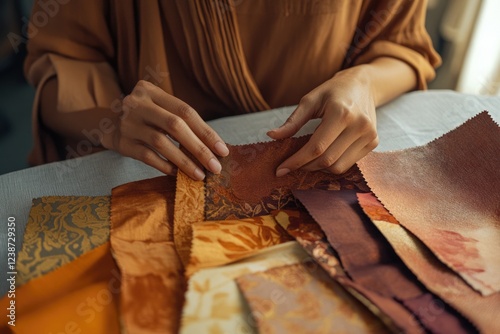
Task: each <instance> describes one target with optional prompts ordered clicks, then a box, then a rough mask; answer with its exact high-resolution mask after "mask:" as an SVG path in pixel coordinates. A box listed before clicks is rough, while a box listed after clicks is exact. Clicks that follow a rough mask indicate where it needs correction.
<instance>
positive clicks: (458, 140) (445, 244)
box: [359, 112, 500, 296]
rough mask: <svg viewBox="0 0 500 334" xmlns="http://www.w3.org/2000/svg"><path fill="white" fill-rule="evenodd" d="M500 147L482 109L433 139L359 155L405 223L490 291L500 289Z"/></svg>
mask: <svg viewBox="0 0 500 334" xmlns="http://www.w3.org/2000/svg"><path fill="white" fill-rule="evenodd" d="M499 147H500V127H499V126H498V125H497V124H495V122H494V121H493V120H492V119H491V117H490V116H489V115H488V114H487V113H486V112H483V113H481V114H479V115H477V116H476V117H474V118H472V119H470V120H469V121H467V122H466V123H464V124H463V125H461V126H460V127H458V128H457V129H455V130H453V131H451V132H449V133H447V134H445V135H444V136H442V137H440V138H438V139H436V140H434V141H432V142H431V143H429V144H427V145H424V146H421V147H416V148H410V149H407V150H403V151H397V152H384V153H375V152H373V153H370V154H369V155H367V156H366V157H365V158H363V159H362V160H361V161H360V162H359V167H360V169H361V170H362V172H363V174H364V176H365V178H366V180H367V181H368V184H369V186H370V188H371V189H372V190H373V192H374V193H375V194H376V195H377V197H378V198H379V199H380V200H381V202H382V203H383V204H384V205H385V207H386V208H387V209H388V210H389V211H390V212H391V213H392V214H393V215H394V217H395V218H396V219H397V220H398V221H399V222H400V223H401V225H403V226H404V227H406V228H407V229H409V230H410V231H411V232H412V233H413V234H415V235H416V236H417V237H418V238H419V239H420V240H421V241H423V243H424V244H425V245H426V246H427V247H429V249H430V250H431V251H432V252H433V253H434V254H435V255H436V256H437V257H438V258H439V259H440V260H441V261H443V262H444V263H445V264H446V265H448V266H449V267H450V268H452V269H453V270H454V271H455V272H457V273H458V274H459V275H461V276H462V277H463V278H464V279H465V280H466V281H467V282H468V283H469V284H470V285H471V286H472V287H473V288H474V289H476V290H477V291H479V292H480V293H481V294H483V295H485V296H486V295H491V294H493V293H496V292H499V291H500V257H499V254H500V206H499V203H500V191H498V189H500V174H499V171H500V154H499Z"/></svg>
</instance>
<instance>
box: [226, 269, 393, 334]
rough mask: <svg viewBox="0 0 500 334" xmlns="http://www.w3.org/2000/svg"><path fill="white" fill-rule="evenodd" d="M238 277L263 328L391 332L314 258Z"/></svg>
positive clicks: (276, 330)
mask: <svg viewBox="0 0 500 334" xmlns="http://www.w3.org/2000/svg"><path fill="white" fill-rule="evenodd" d="M236 281H237V283H238V286H239V288H240V290H242V292H243V294H244V296H245V298H246V300H247V302H248V303H249V305H250V307H251V309H252V317H253V318H254V319H255V321H256V324H257V327H258V329H259V333H261V334H264V333H266V334H271V333H272V334H279V333H297V334H300V333H304V334H309V333H325V334H326V333H331V332H335V333H386V332H387V328H386V327H385V326H384V325H383V324H382V323H381V322H380V321H379V320H378V318H377V317H375V316H374V315H373V314H372V313H370V312H369V311H368V310H367V309H366V308H365V307H364V306H363V305H362V304H360V303H359V302H358V301H356V300H355V299H354V298H353V297H352V296H351V295H350V294H349V293H347V292H346V291H345V290H344V289H343V288H342V287H341V286H340V285H339V284H338V283H336V282H335V281H333V280H332V279H331V278H330V277H329V276H328V274H327V273H326V272H325V271H324V270H323V269H321V267H319V266H318V265H317V264H316V263H315V262H306V263H299V264H293V265H287V266H282V267H277V268H272V269H269V270H267V271H264V272H257V273H253V274H247V275H244V276H240V277H238V278H237V279H236ZM318 296H320V298H318Z"/></svg>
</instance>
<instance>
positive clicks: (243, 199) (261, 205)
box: [174, 136, 369, 265]
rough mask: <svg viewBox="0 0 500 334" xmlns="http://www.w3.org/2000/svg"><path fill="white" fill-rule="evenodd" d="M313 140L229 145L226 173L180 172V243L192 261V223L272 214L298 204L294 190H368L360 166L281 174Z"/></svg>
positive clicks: (177, 233)
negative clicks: (194, 175)
mask: <svg viewBox="0 0 500 334" xmlns="http://www.w3.org/2000/svg"><path fill="white" fill-rule="evenodd" d="M309 138H310V136H304V137H299V138H288V139H284V140H280V141H272V142H264V143H255V144H249V145H240V146H233V145H228V148H229V155H228V156H226V157H224V158H221V161H220V162H221V165H222V172H221V173H220V174H219V175H216V174H212V173H207V177H206V178H205V180H204V181H193V180H191V179H190V178H189V177H187V176H186V175H184V174H183V173H182V172H179V173H178V177H177V191H176V206H175V208H176V212H175V217H174V229H175V231H174V241H175V244H176V246H177V249H178V251H179V256H180V257H181V259H182V262H183V263H184V264H185V265H187V263H188V261H189V250H190V247H191V238H192V231H191V224H192V223H194V222H200V221H207V220H223V219H241V218H250V217H254V216H263V215H268V214H269V213H270V212H271V211H273V210H277V209H283V208H287V207H295V203H294V200H293V196H292V194H291V190H292V189H310V188H320V189H335V190H338V189H362V190H365V191H368V190H369V189H368V188H367V186H366V184H365V182H364V179H363V177H362V176H361V173H360V172H359V170H358V169H357V167H356V166H354V167H353V168H351V169H350V170H349V171H348V172H346V173H345V174H343V175H333V174H330V173H324V172H321V171H318V172H304V171H294V172H292V173H290V174H288V175H286V176H284V177H280V178H278V177H276V176H275V173H276V168H277V167H278V166H279V164H280V163H282V162H283V161H284V160H285V159H286V158H288V157H289V156H291V155H292V154H293V153H295V152H296V151H298V150H299V149H300V148H301V147H302V146H303V145H304V144H305V143H306V142H307V140H308V139H309Z"/></svg>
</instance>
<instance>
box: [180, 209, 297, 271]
mask: <svg viewBox="0 0 500 334" xmlns="http://www.w3.org/2000/svg"><path fill="white" fill-rule="evenodd" d="M192 227H193V245H192V248H191V259H190V261H189V265H188V266H187V268H186V275H187V276H191V275H192V274H193V273H194V272H196V271H198V270H200V269H202V268H209V267H216V266H221V265H224V264H228V263H231V262H235V261H238V260H241V259H243V258H246V257H248V256H250V255H252V254H254V253H255V252H256V251H258V250H260V249H263V248H266V247H270V246H274V245H278V244H281V243H284V242H287V241H291V240H292V238H291V237H290V236H289V234H288V233H286V232H285V231H284V230H283V229H282V228H281V226H279V225H278V224H277V223H276V221H275V220H274V218H273V217H272V216H261V217H254V218H246V219H240V220H221V221H209V222H199V223H194V224H193V225H192Z"/></svg>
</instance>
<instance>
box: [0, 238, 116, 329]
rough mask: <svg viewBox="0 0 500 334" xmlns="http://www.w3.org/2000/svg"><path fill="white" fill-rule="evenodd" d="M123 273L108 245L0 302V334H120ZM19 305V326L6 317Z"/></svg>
mask: <svg viewBox="0 0 500 334" xmlns="http://www.w3.org/2000/svg"><path fill="white" fill-rule="evenodd" d="M120 279H121V278H120V273H119V271H118V268H117V267H116V263H115V261H114V260H113V257H112V256H111V251H110V245H109V242H105V243H104V244H103V245H101V246H98V247H96V248H94V249H92V250H90V251H88V252H86V253H85V254H82V255H81V256H79V257H78V258H76V259H75V260H73V261H71V262H69V263H67V264H65V265H63V266H61V267H59V268H57V269H55V270H53V271H51V272H49V273H47V274H46V275H43V276H40V277H37V278H34V279H32V280H30V281H29V282H28V283H26V284H24V285H22V286H19V287H17V289H16V290H15V297H13V298H10V297H9V296H8V295H5V296H4V297H3V298H2V299H0V308H1V309H2V310H3V312H2V317H0V333H3V334H10V333H17V334H33V333H95V334H118V333H120V317H119V292H120ZM11 301H15V317H16V318H15V326H11V325H9V324H8V321H11V319H10V318H9V317H7V316H6V314H9V313H10V311H8V310H7V308H8V307H10V303H11Z"/></svg>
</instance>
